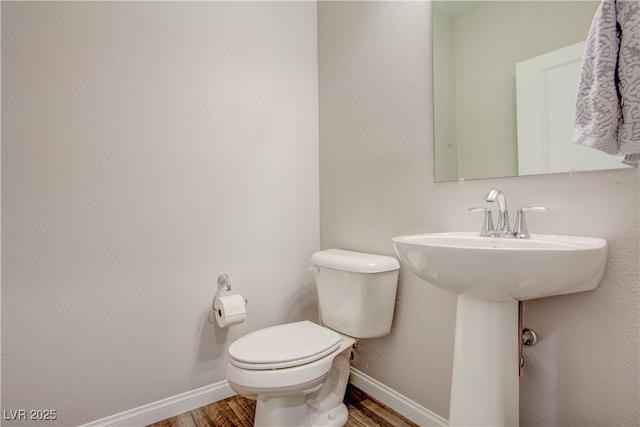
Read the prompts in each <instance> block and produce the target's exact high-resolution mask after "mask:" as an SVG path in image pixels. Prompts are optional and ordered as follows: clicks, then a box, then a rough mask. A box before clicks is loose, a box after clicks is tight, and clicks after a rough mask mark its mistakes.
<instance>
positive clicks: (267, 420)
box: [227, 321, 355, 426]
mask: <svg viewBox="0 0 640 427" xmlns="http://www.w3.org/2000/svg"><path fill="white" fill-rule="evenodd" d="M354 342H355V339H353V338H351V337H348V336H346V335H341V334H338V333H337V332H335V331H332V330H330V329H328V328H325V327H323V326H320V325H317V324H315V323H312V322H309V321H302V322H294V323H287V324H284V325H278V326H273V327H270V328H265V329H261V330H259V331H256V332H253V333H251V334H249V335H245V336H244V337H242V338H240V339H238V340H237V341H235V342H234V343H233V344H232V345H231V346H230V347H229V351H228V354H229V362H228V365H227V380H228V381H229V385H230V386H231V388H232V389H234V390H235V391H236V392H237V393H238V394H240V395H243V396H245V397H249V398H253V399H256V400H257V401H258V405H256V406H257V408H258V409H257V410H256V419H255V421H254V425H256V426H315V425H326V426H331V425H335V426H341V425H344V423H345V422H346V416H347V411H346V407H344V408H342V407H343V406H344V404H343V403H342V401H343V399H344V392H345V390H346V386H347V382H348V380H349V351H350V349H351V346H352V345H353V343H354ZM338 356H342V357H338ZM334 365H336V366H334ZM330 374H332V375H333V376H334V379H333V380H332V381H327V379H328V377H329V376H330ZM323 387H324V393H320V391H321V390H322V388H323ZM265 406H266V407H265ZM276 406H277V407H279V408H280V409H277V408H275V407H276ZM283 408H284V409H283ZM313 420H315V421H316V423H314V422H312V421H313ZM323 420H324V421H326V422H322V421H323Z"/></svg>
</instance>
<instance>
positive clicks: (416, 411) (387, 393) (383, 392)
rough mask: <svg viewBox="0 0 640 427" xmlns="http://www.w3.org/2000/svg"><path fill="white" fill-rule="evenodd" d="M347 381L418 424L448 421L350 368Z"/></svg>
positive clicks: (440, 425) (443, 424) (437, 426)
mask: <svg viewBox="0 0 640 427" xmlns="http://www.w3.org/2000/svg"><path fill="white" fill-rule="evenodd" d="M349 382H350V383H351V384H353V385H354V386H356V387H358V388H359V389H360V390H362V391H364V392H365V393H367V394H369V395H370V396H371V397H373V398H375V399H377V400H379V401H380V402H382V403H384V404H385V405H387V406H388V407H389V408H391V409H393V410H394V411H396V412H397V413H399V414H400V415H403V416H405V417H406V418H408V419H409V420H411V421H413V422H414V423H416V424H418V425H419V426H429V427H432V426H433V427H446V426H448V425H449V421H448V420H446V419H444V418H442V417H441V416H440V415H438V414H436V413H434V412H431V411H430V410H428V409H427V408H425V407H424V406H421V405H418V404H417V403H416V402H414V401H413V400H411V399H409V398H407V397H406V396H403V395H402V394H400V393H398V392H397V391H395V390H393V389H391V388H389V387H387V386H386V385H384V384H382V383H381V382H380V381H378V380H376V379H373V378H371V377H370V376H368V375H367V374H365V373H363V372H360V371H359V370H357V369H355V368H351V376H350V377H349Z"/></svg>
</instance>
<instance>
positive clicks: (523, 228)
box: [513, 206, 547, 239]
mask: <svg viewBox="0 0 640 427" xmlns="http://www.w3.org/2000/svg"><path fill="white" fill-rule="evenodd" d="M546 210H547V208H545V207H544V206H527V207H525V208H520V209H518V214H517V215H516V225H515V227H514V229H515V230H514V231H513V236H514V237H515V238H517V239H530V238H531V235H530V234H529V230H527V222H526V221H525V217H524V214H525V212H528V211H534V212H544V211H546Z"/></svg>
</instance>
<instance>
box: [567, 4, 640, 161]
mask: <svg viewBox="0 0 640 427" xmlns="http://www.w3.org/2000/svg"><path fill="white" fill-rule="evenodd" d="M573 142H574V143H576V144H581V145H585V146H588V147H593V148H595V149H598V150H601V151H604V152H605V153H609V154H614V155H619V156H625V158H624V160H623V162H624V163H627V164H631V165H634V166H635V165H637V163H638V160H639V159H640V0H617V1H616V0H602V3H601V4H600V6H599V8H598V10H597V12H596V15H595V16H594V18H593V22H592V23H591V29H590V30H589V35H588V37H587V43H586V47H585V53H584V58H583V60H582V69H581V70H580V82H579V86H578V95H577V99H576V115H575V120H574V134H573Z"/></svg>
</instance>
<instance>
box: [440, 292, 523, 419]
mask: <svg viewBox="0 0 640 427" xmlns="http://www.w3.org/2000/svg"><path fill="white" fill-rule="evenodd" d="M519 340H520V334H519V333H518V302H517V301H510V302H490V301H481V300H475V299H471V298H467V297H465V296H462V295H459V296H458V302H457V312H456V335H455V347H454V351H453V377H452V381H451V404H450V408H449V423H450V425H451V426H517V425H518V424H519V366H520V360H519V351H518V350H519Z"/></svg>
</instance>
